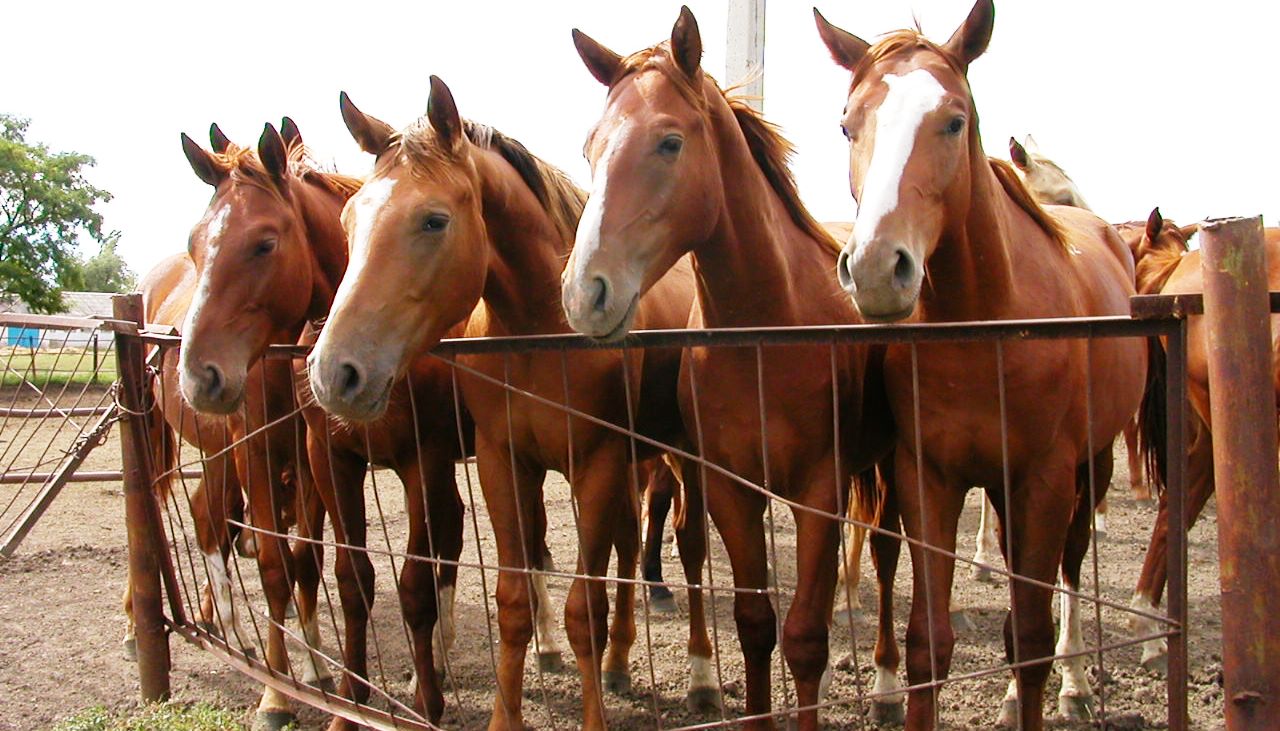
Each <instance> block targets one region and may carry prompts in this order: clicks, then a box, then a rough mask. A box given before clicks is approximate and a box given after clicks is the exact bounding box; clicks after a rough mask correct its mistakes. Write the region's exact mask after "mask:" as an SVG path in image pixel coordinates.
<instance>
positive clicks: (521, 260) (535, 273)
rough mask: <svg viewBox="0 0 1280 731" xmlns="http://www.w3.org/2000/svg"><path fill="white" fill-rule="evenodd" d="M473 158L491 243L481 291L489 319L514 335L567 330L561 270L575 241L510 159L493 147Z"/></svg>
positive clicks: (481, 151) (479, 151) (482, 212)
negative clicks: (557, 224)
mask: <svg viewBox="0 0 1280 731" xmlns="http://www.w3.org/2000/svg"><path fill="white" fill-rule="evenodd" d="M475 158H476V169H477V172H478V173H479V174H480V187H481V205H482V208H483V210H482V211H481V215H482V216H483V217H484V223H485V228H486V230H487V235H488V239H489V246H490V255H489V270H488V272H487V274H486V276H485V283H484V291H483V294H482V295H481V296H482V298H483V299H484V303H485V306H486V307H487V308H488V310H489V315H490V320H491V321H492V320H496V321H497V324H499V325H500V327H501V328H502V329H503V330H504V331H506V332H508V333H510V334H515V335H522V334H525V335H531V334H541V333H551V332H567V327H568V326H567V325H566V324H565V322H564V315H563V312H562V311H561V308H560V273H561V271H562V270H563V269H564V260H565V258H567V257H568V254H569V249H570V247H571V245H572V240H570V239H567V238H566V233H564V232H562V231H561V230H560V229H559V227H557V226H556V223H555V221H554V220H553V219H552V217H551V214H549V213H548V212H547V211H546V209H545V208H544V207H543V206H542V203H541V202H540V201H539V200H538V198H537V196H535V195H534V193H533V191H532V190H530V189H529V186H528V185H527V184H526V183H525V182H524V180H522V179H521V178H520V175H519V173H517V172H516V171H515V169H514V168H512V167H511V165H510V164H509V163H508V162H507V161H506V160H504V159H502V157H501V156H500V155H498V154H497V153H495V152H492V151H489V150H477V151H476V154H475ZM573 223H575V224H576V223H577V222H576V221H575V222H573ZM568 235H570V236H571V235H572V234H568Z"/></svg>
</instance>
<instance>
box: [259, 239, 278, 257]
mask: <svg viewBox="0 0 1280 731" xmlns="http://www.w3.org/2000/svg"><path fill="white" fill-rule="evenodd" d="M275 250H276V240H275V239H266V240H265V241H261V242H259V243H258V245H257V246H255V247H253V255H254V256H266V255H267V254H270V253H271V252H273V251H275Z"/></svg>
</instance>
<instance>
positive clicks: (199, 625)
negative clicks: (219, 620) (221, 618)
mask: <svg viewBox="0 0 1280 731" xmlns="http://www.w3.org/2000/svg"><path fill="white" fill-rule="evenodd" d="M196 629H198V630H200V631H201V632H208V633H209V634H210V635H211V636H213V637H216V638H218V639H221V638H222V632H220V631H218V627H217V626H216V625H215V624H214V623H213V622H206V621H204V620H203V619H197V620H196Z"/></svg>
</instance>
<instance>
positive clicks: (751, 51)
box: [723, 0, 765, 112]
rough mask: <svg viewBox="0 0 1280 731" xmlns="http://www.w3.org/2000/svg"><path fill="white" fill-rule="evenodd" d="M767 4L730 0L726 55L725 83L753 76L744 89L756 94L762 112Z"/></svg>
mask: <svg viewBox="0 0 1280 731" xmlns="http://www.w3.org/2000/svg"><path fill="white" fill-rule="evenodd" d="M764 3H765V0H729V28H728V34H727V35H726V48H725V55H724V79H723V82H724V85H725V86H729V85H731V84H737V83H740V82H742V81H745V80H746V79H747V78H751V81H750V82H749V83H747V84H744V85H743V86H742V88H741V92H742V93H743V94H745V95H747V96H750V97H754V99H752V100H751V106H753V107H755V109H756V111H758V112H763V111H764ZM753 74H754V76H753Z"/></svg>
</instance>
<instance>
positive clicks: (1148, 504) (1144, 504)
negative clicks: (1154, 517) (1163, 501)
mask: <svg viewBox="0 0 1280 731" xmlns="http://www.w3.org/2000/svg"><path fill="white" fill-rule="evenodd" d="M1134 502H1135V503H1137V504H1138V507H1140V508H1143V509H1145V510H1152V509H1154V508H1155V507H1156V501H1155V500H1154V499H1152V498H1149V497H1145V498H1139V499H1137V500H1134Z"/></svg>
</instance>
